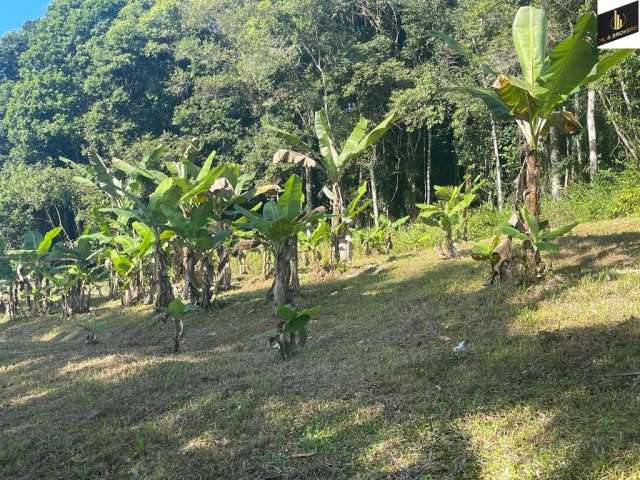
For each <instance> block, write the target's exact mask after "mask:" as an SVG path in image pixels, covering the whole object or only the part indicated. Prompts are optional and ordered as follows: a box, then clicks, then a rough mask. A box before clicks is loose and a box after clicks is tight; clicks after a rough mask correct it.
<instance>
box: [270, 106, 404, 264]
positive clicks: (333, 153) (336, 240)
mask: <svg viewBox="0 0 640 480" xmlns="http://www.w3.org/2000/svg"><path fill="white" fill-rule="evenodd" d="M396 118H397V116H396V114H395V113H392V114H390V115H389V116H387V117H386V118H385V119H384V120H383V121H382V122H380V123H379V124H378V125H376V126H375V127H374V128H373V129H371V131H369V132H367V130H368V128H369V121H368V120H366V119H364V118H363V119H360V121H359V122H358V123H357V124H356V125H355V127H354V128H353V130H352V131H351V134H350V135H349V137H348V138H347V140H346V141H345V143H344V144H343V146H342V149H341V150H340V151H339V152H338V150H337V149H336V146H335V145H336V144H335V141H334V139H333V134H332V132H331V129H330V127H329V121H328V119H327V114H326V112H325V111H324V110H321V111H318V112H316V114H315V124H314V127H315V135H316V138H317V142H318V153H315V156H317V157H318V158H319V163H320V165H321V166H322V168H323V170H324V172H325V174H326V178H327V183H326V185H324V187H323V189H322V191H323V192H324V194H325V195H326V196H327V198H329V200H330V201H331V207H332V213H333V215H332V217H331V237H332V249H331V261H332V263H333V264H335V263H336V262H337V261H338V259H339V258H340V248H341V247H340V245H341V244H342V245H343V250H344V249H345V248H346V249H347V250H349V249H350V248H351V243H350V242H349V241H347V239H346V238H345V236H346V235H347V234H348V229H346V228H344V225H345V221H344V220H345V219H348V218H349V211H348V210H349V205H350V204H345V200H344V196H343V186H342V178H343V177H344V174H345V172H346V170H347V168H348V167H349V165H351V162H352V161H353V160H354V159H355V158H356V157H357V156H358V155H361V154H362V153H363V152H364V151H366V150H367V149H368V148H369V147H371V146H372V145H374V144H375V143H376V142H377V141H378V140H380V139H381V138H382V137H383V136H384V134H385V133H386V132H387V130H389V128H391V126H392V125H393V122H394V121H395V120H396ZM266 127H267V128H268V129H269V130H270V131H272V132H273V133H274V134H275V135H276V136H278V137H279V138H282V139H284V140H285V141H287V142H288V143H290V144H291V146H292V147H296V148H302V149H304V150H305V152H307V153H309V155H311V156H314V155H313V154H311V153H310V152H315V151H316V149H315V148H314V147H313V146H311V145H309V144H308V143H305V142H304V141H303V140H302V139H301V138H300V137H299V136H297V135H294V134H292V133H289V132H286V131H283V130H281V129H278V128H276V127H273V126H271V125H267V126H266ZM281 152H282V153H280V157H284V156H285V155H288V153H287V152H291V154H290V155H291V157H292V158H311V157H309V156H307V155H304V154H300V153H298V152H293V151H286V150H284V151H281ZM343 256H346V257H350V254H349V252H348V251H347V252H346V255H345V254H343Z"/></svg>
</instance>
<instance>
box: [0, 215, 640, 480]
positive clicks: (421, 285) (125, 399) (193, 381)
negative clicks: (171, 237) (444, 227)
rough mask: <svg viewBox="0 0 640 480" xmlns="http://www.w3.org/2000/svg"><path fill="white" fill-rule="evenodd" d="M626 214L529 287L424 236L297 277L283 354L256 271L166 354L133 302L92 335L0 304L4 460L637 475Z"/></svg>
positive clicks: (632, 225)
mask: <svg viewBox="0 0 640 480" xmlns="http://www.w3.org/2000/svg"><path fill="white" fill-rule="evenodd" d="M639 231H640V221H639V220H618V221H613V222H612V221H608V222H601V223H595V224H590V225H584V226H580V227H578V228H577V229H576V231H575V232H574V234H573V235H572V236H570V237H568V238H566V239H565V240H564V241H563V243H564V249H563V250H562V252H561V253H560V254H558V255H557V256H555V257H554V258H552V260H553V265H554V271H555V274H556V275H555V277H554V278H553V279H551V280H550V281H549V282H547V283H546V284H544V285H538V286H535V287H531V288H523V287H512V286H507V285H499V286H496V287H493V288H489V289H487V288H484V287H483V281H484V279H485V276H486V273H487V272H486V267H484V266H482V265H479V264H476V263H475V262H473V261H472V260H470V259H468V258H463V259H460V260H455V261H448V262H442V261H438V260H437V258H436V255H435V253H434V252H433V250H432V249H427V250H424V251H422V252H420V253H411V252H406V253H399V254H397V255H396V256H391V257H371V258H366V259H362V258H360V259H358V260H357V261H356V263H355V265H354V266H353V267H352V268H351V269H350V270H349V271H348V272H346V273H342V274H336V275H327V276H325V277H324V278H317V277H313V278H309V277H305V278H304V279H303V281H304V291H303V294H302V297H301V299H300V301H301V303H302V304H304V305H312V304H313V305H319V306H320V307H321V312H322V313H321V315H320V316H319V317H318V318H317V319H315V320H313V321H312V323H311V325H310V331H311V332H310V333H311V335H312V338H311V339H310V341H309V343H308V345H307V347H306V348H305V349H304V350H303V351H302V352H301V353H299V354H297V355H295V356H294V357H293V358H292V359H291V360H290V361H288V362H282V361H280V360H279V359H278V357H277V356H276V355H275V354H274V352H271V351H269V350H268V348H267V340H266V338H265V335H264V334H265V332H267V331H268V330H270V329H271V328H272V325H271V324H270V321H269V320H270V306H269V305H268V304H267V303H266V302H265V300H264V294H265V289H266V288H267V287H268V285H267V283H265V282H262V281H259V280H253V281H251V282H249V281H247V282H245V287H244V288H242V289H239V290H236V291H234V292H231V293H229V294H227V295H226V296H225V298H224V304H225V306H224V308H221V309H218V310H215V311H213V312H211V313H208V314H206V315H203V314H193V315H190V316H189V317H188V319H187V321H186V334H187V338H186V342H185V344H184V351H183V353H182V354H180V355H174V354H172V353H171V348H172V328H171V326H170V325H164V324H162V323H160V324H155V323H154V322H153V320H152V313H151V312H150V311H148V310H146V309H144V308H136V309H131V310H124V309H122V308H120V307H119V306H117V305H115V304H113V305H105V306H103V307H101V308H100V309H98V310H96V311H95V313H94V314H93V315H96V316H97V317H99V318H102V319H105V320H106V322H107V325H108V327H107V330H106V331H105V332H104V333H103V334H101V335H100V343H99V344H98V345H96V346H87V345H85V342H84V336H85V335H86V332H84V331H83V330H82V329H81V328H80V327H81V325H83V324H84V323H85V322H86V319H74V320H71V321H63V320H61V319H59V318H55V317H48V318H38V319H23V320H20V321H19V322H17V323H14V324H10V323H2V324H0V478H2V479H33V478H47V479H49V478H61V479H88V478H110V479H129V478H130V479H141V478H144V479H183V478H194V479H200V478H207V479H333V478H336V479H346V478H356V479H383V478H388V479H454V478H455V479H458V478H461V479H462V478H468V479H476V478H481V479H537V478H544V479H632V478H640V428H639V427H638V423H637V417H638V411H639V408H640V375H637V376H636V375H621V374H625V373H637V372H640V320H639V319H638V318H636V316H635V315H638V312H639V311H640V281H639V280H640V275H639V270H638V268H640V265H639V257H638V254H639V253H640V233H637V232H639ZM461 340H464V341H466V345H467V351H466V352H464V353H461V354H456V353H454V351H453V346H454V345H455V344H456V343H457V342H458V341H461Z"/></svg>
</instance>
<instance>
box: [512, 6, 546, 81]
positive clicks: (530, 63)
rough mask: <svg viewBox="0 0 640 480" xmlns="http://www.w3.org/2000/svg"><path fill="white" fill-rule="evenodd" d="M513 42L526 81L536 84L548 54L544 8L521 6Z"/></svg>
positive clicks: (514, 22)
mask: <svg viewBox="0 0 640 480" xmlns="http://www.w3.org/2000/svg"><path fill="white" fill-rule="evenodd" d="M512 34H513V44H514V46H515V49H516V54H517V55H518V60H519V61H520V68H521V69H522V77H523V78H524V81H525V82H527V83H530V84H532V85H533V84H535V83H536V80H537V79H538V76H539V75H540V71H541V70H542V66H543V64H544V60H545V56H546V44H547V16H546V14H545V13H544V10H542V9H539V8H535V7H521V8H520V9H519V10H518V13H516V17H515V18H514V20H513V31H512Z"/></svg>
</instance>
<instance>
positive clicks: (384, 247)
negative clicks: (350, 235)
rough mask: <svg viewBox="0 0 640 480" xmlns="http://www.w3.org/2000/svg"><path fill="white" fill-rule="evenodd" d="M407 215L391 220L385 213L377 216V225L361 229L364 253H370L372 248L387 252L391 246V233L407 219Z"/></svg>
mask: <svg viewBox="0 0 640 480" xmlns="http://www.w3.org/2000/svg"><path fill="white" fill-rule="evenodd" d="M409 218H410V217H409V216H406V217H402V218H399V219H397V220H395V221H394V220H391V219H390V218H389V217H387V216H386V215H380V216H379V217H378V225H377V226H374V227H371V228H367V229H362V230H361V231H360V241H361V243H362V249H363V252H364V254H365V255H371V253H372V252H373V250H375V251H377V252H378V253H384V254H389V253H390V252H391V249H392V248H393V234H394V233H395V232H397V231H398V230H399V229H400V227H402V226H403V225H404V224H405V223H407V222H408V221H409Z"/></svg>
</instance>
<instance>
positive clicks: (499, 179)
mask: <svg viewBox="0 0 640 480" xmlns="http://www.w3.org/2000/svg"><path fill="white" fill-rule="evenodd" d="M491 140H492V142H493V154H494V155H495V157H496V197H497V202H498V210H500V211H502V208H503V207H504V200H503V196H502V166H501V165H500V150H499V149H498V135H497V132H496V122H495V121H494V120H493V115H491Z"/></svg>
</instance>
